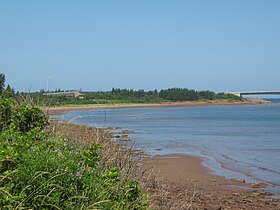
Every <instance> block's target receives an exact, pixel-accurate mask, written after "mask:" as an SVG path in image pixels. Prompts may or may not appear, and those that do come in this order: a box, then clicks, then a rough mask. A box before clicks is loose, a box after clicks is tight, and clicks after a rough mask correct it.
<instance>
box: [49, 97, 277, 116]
mask: <svg viewBox="0 0 280 210" xmlns="http://www.w3.org/2000/svg"><path fill="white" fill-rule="evenodd" d="M255 104H272V103H269V102H264V101H252V100H246V101H243V102H242V101H237V102H215V101H206V102H204V101H203V102H200V101H199V102H195V101H185V102H164V103H157V104H115V105H77V106H65V107H63V106H60V107H48V108H44V111H46V112H47V113H48V114H50V115H56V114H64V113H66V112H69V111H76V110H100V109H124V108H143V107H188V106H236V105H255Z"/></svg>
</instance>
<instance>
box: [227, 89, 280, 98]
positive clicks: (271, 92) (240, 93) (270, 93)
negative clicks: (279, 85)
mask: <svg viewBox="0 0 280 210" xmlns="http://www.w3.org/2000/svg"><path fill="white" fill-rule="evenodd" d="M227 93H228V94H233V95H236V96H239V97H241V96H243V95H263V94H265V95H280V90H278V91H277V90H273V91H242V92H227Z"/></svg>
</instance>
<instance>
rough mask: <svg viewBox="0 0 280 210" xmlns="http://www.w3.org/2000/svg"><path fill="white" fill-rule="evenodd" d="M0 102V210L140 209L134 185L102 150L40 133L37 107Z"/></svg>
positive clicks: (140, 200)
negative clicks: (103, 159) (103, 161)
mask: <svg viewBox="0 0 280 210" xmlns="http://www.w3.org/2000/svg"><path fill="white" fill-rule="evenodd" d="M17 104H18V103H16V102H15V101H14V99H12V98H8V97H4V96H3V95H2V96H1V100H0V117H1V119H0V209H146V208H147V205H148V204H147V202H145V200H144V199H143V194H142V192H141V190H140V189H139V187H138V183H137V182H136V181H134V180H132V179H129V178H128V177H127V176H125V177H122V176H121V171H120V169H119V168H118V167H116V166H114V165H111V164H110V165H108V166H106V167H104V163H102V164H101V163H100V162H101V161H100V160H101V159H102V152H101V150H102V147H101V145H100V144H97V143H95V141H93V142H92V144H91V146H90V147H82V146H81V145H79V144H77V143H74V141H68V140H67V139H65V137H63V136H62V135H59V134H58V133H50V132H46V130H45V126H46V125H47V122H48V118H47V117H46V116H45V115H44V113H43V112H42V111H41V110H40V109H39V108H37V107H34V106H31V105H29V104H27V103H21V104H20V105H17Z"/></svg>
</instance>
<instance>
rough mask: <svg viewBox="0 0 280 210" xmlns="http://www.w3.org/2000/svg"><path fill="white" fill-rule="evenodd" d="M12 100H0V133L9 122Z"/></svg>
mask: <svg viewBox="0 0 280 210" xmlns="http://www.w3.org/2000/svg"><path fill="white" fill-rule="evenodd" d="M11 116H12V100H11V99H9V98H0V132H1V131H2V130H3V129H5V128H6V127H7V126H8V125H9V124H10V122H11Z"/></svg>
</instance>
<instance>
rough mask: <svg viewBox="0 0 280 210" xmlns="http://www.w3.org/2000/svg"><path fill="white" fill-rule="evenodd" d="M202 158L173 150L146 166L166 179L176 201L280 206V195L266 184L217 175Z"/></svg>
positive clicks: (235, 206)
mask: <svg viewBox="0 0 280 210" xmlns="http://www.w3.org/2000/svg"><path fill="white" fill-rule="evenodd" d="M202 162H203V159H202V158H199V157H194V156H189V155H180V154H174V155H172V154H171V155H165V156H157V157H154V158H151V159H147V160H145V161H144V167H146V168H150V167H153V173H154V174H157V176H158V177H161V178H162V179H163V180H165V183H166V185H165V186H167V187H166V188H167V191H168V192H169V193H170V194H169V196H170V198H171V199H172V200H173V201H175V202H177V203H181V204H182V205H183V204H184V202H186V200H187V201H188V202H187V203H188V204H189V203H190V202H191V203H192V208H193V209H208V210H214V209H215V210H217V209H280V207H279V204H280V203H279V199H276V198H272V197H270V196H271V195H272V194H270V193H267V192H264V191H262V188H265V187H266V184H264V183H245V181H244V180H235V179H225V178H224V177H222V176H215V175H213V174H211V171H210V170H209V169H208V168H206V167H204V166H203V165H202ZM186 190H187V191H188V194H185V191H186ZM151 191H152V189H151ZM190 192H192V193H193V194H191V193H190ZM182 195H185V196H182ZM192 195H193V196H192ZM190 199H192V200H191V201H190ZM175 209H177V208H175ZM182 209H184V208H182Z"/></svg>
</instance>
